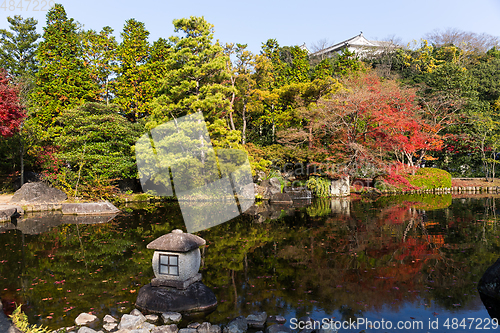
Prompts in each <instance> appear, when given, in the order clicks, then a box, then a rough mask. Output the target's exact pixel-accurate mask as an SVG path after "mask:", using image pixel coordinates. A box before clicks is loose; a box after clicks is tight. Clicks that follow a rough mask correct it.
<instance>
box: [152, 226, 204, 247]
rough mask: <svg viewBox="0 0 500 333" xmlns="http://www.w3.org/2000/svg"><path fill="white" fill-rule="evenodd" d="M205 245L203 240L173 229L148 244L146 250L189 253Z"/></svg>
mask: <svg viewBox="0 0 500 333" xmlns="http://www.w3.org/2000/svg"><path fill="white" fill-rule="evenodd" d="M205 244H206V242H205V240H204V239H203V238H201V237H198V236H196V235H193V234H188V233H185V232H183V231H182V230H180V229H175V230H173V231H172V232H171V233H168V234H166V235H163V236H161V237H159V238H157V239H155V240H154V241H152V242H151V243H149V244H148V245H147V248H148V249H150V250H157V251H171V252H189V251H191V250H194V249H197V248H199V247H200V246H203V245H205Z"/></svg>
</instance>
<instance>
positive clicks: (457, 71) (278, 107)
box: [0, 4, 500, 190]
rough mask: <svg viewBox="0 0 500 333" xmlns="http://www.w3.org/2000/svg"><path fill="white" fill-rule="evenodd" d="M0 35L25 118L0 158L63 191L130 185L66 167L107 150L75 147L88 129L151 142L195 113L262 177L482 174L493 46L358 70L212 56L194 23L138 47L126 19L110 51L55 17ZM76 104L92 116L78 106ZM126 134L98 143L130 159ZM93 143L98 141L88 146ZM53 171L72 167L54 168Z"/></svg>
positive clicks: (227, 51) (302, 57)
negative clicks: (99, 180)
mask: <svg viewBox="0 0 500 333" xmlns="http://www.w3.org/2000/svg"><path fill="white" fill-rule="evenodd" d="M8 22H9V23H10V29H9V30H1V31H0V44H2V49H1V50H0V65H2V66H4V67H5V68H6V69H7V71H8V72H9V75H10V76H12V77H13V78H15V80H14V81H13V83H14V84H15V85H16V94H17V95H16V96H18V97H17V98H20V99H21V102H22V104H23V105H25V106H26V111H27V112H26V114H27V115H28V117H27V118H23V115H24V114H23V113H22V112H21V109H20V108H19V111H15V112H14V113H15V114H17V115H18V116H16V117H17V118H16V119H17V123H16V122H12V121H10V122H9V123H8V124H9V125H8V126H10V128H11V129H9V130H8V131H7V130H5V131H3V133H9V134H7V136H10V135H12V133H13V131H15V129H16V128H18V127H19V124H20V122H21V120H20V119H25V122H24V124H25V126H24V127H23V132H22V133H21V134H22V135H21V139H22V140H19V139H17V141H14V140H11V139H9V140H10V141H9V140H7V141H4V142H3V143H2V147H3V148H1V149H0V154H3V155H2V156H5V157H4V160H5V161H7V160H8V161H11V160H12V156H10V155H9V157H7V154H6V152H8V151H19V150H18V149H17V147H16V145H19V144H21V145H22V147H21V148H22V149H21V155H24V154H25V153H26V155H27V156H29V157H30V158H29V159H28V162H27V164H28V165H27V168H29V169H33V170H37V171H46V173H48V174H54V173H55V171H54V170H58V171H57V172H59V173H62V172H65V173H66V174H65V176H64V177H66V181H67V182H68V184H70V183H71V182H73V183H72V184H73V185H69V187H71V188H73V190H74V185H75V182H76V179H77V178H82V179H83V182H85V179H90V178H91V176H90V175H91V174H92V173H98V174H99V175H100V176H99V177H101V176H102V177H103V178H106V179H111V178H120V177H135V176H134V175H135V174H134V172H133V171H132V170H133V169H134V168H135V166H134V165H133V163H134V162H133V161H132V160H130V159H129V158H130V156H132V155H130V156H129V155H127V154H128V153H127V154H125V153H123V154H122V153H120V154H122V155H120V154H118V155H116V160H114V159H113V158H110V159H109V161H113V162H112V163H111V164H109V165H108V164H106V165H104V164H102V167H103V168H105V169H106V170H108V171H102V172H98V171H97V169H95V170H94V169H92V168H90V163H87V162H86V163H82V162H78V161H83V160H82V156H84V155H88V156H90V157H89V159H92V160H94V159H95V161H101V162H103V161H106V158H105V156H108V150H109V149H111V150H109V151H113V149H112V148H111V147H108V148H109V149H108V148H106V149H107V150H106V151H104V150H103V151H100V150H99V149H97V148H96V149H93V148H91V147H90V146H89V144H86V143H84V142H87V141H85V140H86V139H85V140H84V139H82V138H85V135H84V133H83V132H81V128H86V127H85V126H87V125H88V126H91V125H90V124H87V121H90V122H97V123H98V124H100V125H95V126H97V127H100V126H104V125H103V124H104V123H103V122H104V120H103V119H106V121H109V122H111V121H112V122H115V123H116V124H119V125H116V126H118V128H129V127H127V126H128V125H127V122H129V123H132V124H135V125H134V126H138V127H141V126H143V125H144V126H146V128H147V129H148V130H152V129H153V128H155V127H156V126H158V125H160V124H162V123H164V122H167V121H170V120H173V119H177V118H179V117H182V116H185V115H189V114H193V113H197V112H202V114H203V116H204V120H205V121H206V122H207V123H206V124H207V128H209V130H210V134H211V135H214V136H216V137H217V139H214V140H215V141H214V142H225V143H224V144H223V145H222V146H224V147H226V146H234V147H236V148H237V149H246V150H247V151H248V152H249V153H250V155H251V156H250V160H251V163H252V166H253V167H254V168H258V169H262V170H265V171H267V172H269V171H270V170H269V169H266V167H267V168H268V166H269V164H270V161H273V162H275V164H276V165H283V164H284V163H289V162H292V163H309V164H311V163H312V164H322V165H324V164H325V163H338V164H342V165H343V168H344V169H343V170H344V171H345V172H347V173H350V174H351V175H357V174H359V170H360V169H363V168H364V166H363V165H365V166H366V165H367V164H371V165H375V166H376V168H377V169H378V172H382V171H383V170H385V169H386V168H387V167H388V166H390V165H391V164H393V163H395V162H399V163H404V164H406V165H408V166H410V167H414V168H416V167H418V166H419V165H421V164H423V163H427V164H429V163H430V164H432V165H434V166H437V167H441V168H444V169H446V170H448V171H449V172H451V173H453V174H454V175H484V174H488V175H490V176H491V175H493V174H494V166H495V165H496V163H497V155H498V153H497V150H498V149H500V147H497V145H496V138H498V134H499V130H500V129H499V128H498V126H497V121H498V119H497V117H498V116H497V114H498V110H499V109H500V88H499V84H498V80H497V77H498V76H499V74H500V52H499V51H498V50H497V49H496V45H497V44H498V43H497V42H498V40H497V39H496V37H493V36H486V35H479V34H473V33H465V32H460V31H458V32H457V31H452V30H449V31H445V32H437V33H434V34H430V35H429V36H428V37H429V38H428V40H422V41H421V42H420V43H416V44H414V45H413V46H410V47H407V48H398V49H390V50H384V52H381V53H374V54H372V55H371V56H370V57H369V58H368V57H363V56H362V55H358V54H356V53H355V52H351V51H349V50H347V49H346V50H344V51H343V52H341V53H340V54H338V55H334V56H333V57H332V58H321V59H320V58H310V55H309V54H308V52H307V50H306V49H304V48H302V47H299V46H293V45H291V46H281V45H280V44H279V42H278V41H277V40H275V39H269V40H267V41H266V42H264V43H262V49H261V52H260V53H259V54H253V53H251V52H250V51H248V50H247V47H246V45H245V44H242V43H230V44H227V45H225V46H222V45H220V44H219V42H218V41H214V39H213V33H214V26H213V25H212V24H210V23H209V22H207V21H206V20H205V19H204V18H203V17H189V18H181V19H177V20H174V21H173V30H174V33H175V34H174V35H173V36H171V37H168V36H165V37H164V38H159V39H158V40H155V41H151V42H150V41H149V40H148V38H149V32H148V31H147V29H146V25H145V24H144V23H143V22H139V21H137V20H135V19H130V20H127V21H126V22H125V25H124V28H123V30H122V32H121V42H120V43H118V42H117V41H116V38H115V36H114V35H113V29H112V28H111V27H103V28H102V29H101V30H100V31H99V32H97V31H94V30H87V31H86V30H83V29H82V28H81V26H80V25H79V24H77V23H76V22H75V21H74V20H73V19H72V18H69V17H68V16H67V14H66V11H65V9H64V7H63V6H62V5H60V4H56V5H55V6H54V7H53V8H51V9H50V10H49V11H48V13H47V26H46V27H45V28H44V34H43V38H42V40H41V41H40V42H38V37H39V36H38V35H37V34H36V21H35V20H34V19H30V18H29V19H23V18H22V17H20V16H15V17H13V18H8ZM30 76H34V78H35V79H34V81H32V80H31V79H30ZM2 82H7V81H5V80H4V81H2ZM4 86H5V87H7V88H5V89H6V90H5V91H10V90H9V89H13V88H12V85H11V84H7V83H5V84H4ZM12 91H14V90H12ZM88 102H98V103H101V104H87V106H86V107H83V108H81V107H80V106H81V105H83V104H85V103H88ZM105 105H108V106H109V105H112V106H110V107H105ZM16 112H18V113H16ZM19 112H21V113H19ZM89 112H90V113H89ZM4 114H6V112H5V111H4ZM11 114H13V113H12V112H11ZM115 116H116V117H115ZM87 118H88V119H87ZM4 119H7V118H5V116H4ZM56 119H57V124H56V123H55V121H56ZM99 119H100V120H99ZM76 120H78V122H75V121H76ZM86 124H87V125H86ZM93 124H94V123H93ZM5 126H7V125H4V128H7V127H5ZM92 126H94V125H92ZM105 127H106V126H104V127H102V128H103V130H104V132H103V133H101V134H102V135H105V134H106V133H108V132H109V129H105ZM138 127H137V128H138ZM131 128H132V127H130V131H132V132H127V131H129V130H126V132H127V133H128V134H126V135H125V137H124V138H122V139H117V138H114V139H111V138H110V137H106V139H103V140H104V141H105V140H108V141H109V142H112V143H113V145H114V147H115V148H117V147H120V148H119V149H118V148H117V149H118V150H119V151H120V152H129V153H130V152H132V149H133V148H132V146H133V145H134V141H133V140H132V139H131V138H132V137H135V135H136V134H137V135H139V134H140V133H136V132H135V131H136V130H137V128H136V127H134V128H135V129H134V130H132V129H131ZM110 133H111V132H110ZM120 133H121V132H120ZM131 133H134V134H131ZM108 134H109V133H108ZM122 134H123V133H122ZM129 134H130V135H129ZM2 135H3V136H6V134H2ZM72 136H74V137H75V138H79V139H78V140H80V141H81V140H83V141H81V142H80V141H78V140H77V139H71V137H72ZM139 136H140V135H139ZM94 139H95V140H97V141H99V140H100V139H98V138H97V137H95V138H93V139H91V140H90V139H89V140H90V141H89V142H93V141H92V140H94ZM101 139H102V138H101ZM95 140H94V141H95ZM121 140H122V141H121ZM101 141H102V140H101ZM101 141H99V142H101ZM102 142H103V141H102ZM71 144H75V145H76V146H71ZM222 146H221V147H216V148H224V147H222ZM96 147H97V146H96ZM82 149H85V154H83V150H82ZM115 153H116V152H115ZM115 153H113V154H111V155H112V156H115V155H114V154H115ZM75 154H76V155H75ZM77 155H78V156H77ZM21 161H22V159H21ZM101 162H95V163H96V165H100V164H99V163H101ZM57 163H59V164H58V165H59V166H58V167H57V168H56V169H54V167H53V166H54V165H55V164H57ZM64 163H67V164H69V165H70V166H71V167H70V168H69V169H68V168H61V165H63V164H64ZM103 163H104V162H103ZM22 165H23V162H21V168H22ZM48 165H52V166H51V167H49V166H48ZM75 166H76V168H77V169H79V168H81V170H79V172H76V171H75V170H76V169H74V168H75ZM118 169H119V170H121V171H118ZM124 170H126V171H124ZM11 171H12V169H9V170H8V171H7V169H5V170H4V172H11ZM75 172H76V173H75ZM330 176H335V175H334V174H330ZM64 177H63V178H64ZM71 177H73V178H71ZM75 177H76V178H75ZM61 179H62V178H61ZM61 184H62V183H61Z"/></svg>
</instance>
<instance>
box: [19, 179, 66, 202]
mask: <svg viewBox="0 0 500 333" xmlns="http://www.w3.org/2000/svg"><path fill="white" fill-rule="evenodd" d="M67 198H68V196H67V195H66V193H64V192H63V191H61V190H58V189H56V188H53V187H49V186H48V185H47V184H45V183H43V182H36V183H26V184H24V185H23V186H22V187H21V188H20V189H19V190H17V191H16V193H14V196H13V197H12V198H11V199H10V202H11V203H19V204H35V203H36V204H38V203H58V202H62V201H64V200H66V199H67Z"/></svg>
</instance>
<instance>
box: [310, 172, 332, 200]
mask: <svg viewBox="0 0 500 333" xmlns="http://www.w3.org/2000/svg"><path fill="white" fill-rule="evenodd" d="M330 185H331V181H330V180H329V179H327V178H321V177H311V178H309V179H308V180H307V182H306V186H307V188H308V189H310V190H311V192H312V193H313V195H314V196H315V197H318V198H327V197H329V196H330Z"/></svg>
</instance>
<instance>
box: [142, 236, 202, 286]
mask: <svg viewBox="0 0 500 333" xmlns="http://www.w3.org/2000/svg"><path fill="white" fill-rule="evenodd" d="M205 244H206V242H205V240H204V239H203V238H201V237H198V236H196V235H193V234H188V233H184V232H183V231H182V230H179V229H175V230H174V231H172V232H171V233H169V234H166V235H163V236H161V237H160V238H157V239H155V240H154V241H152V242H151V243H149V244H148V245H147V248H148V249H151V250H155V253H154V255H153V271H154V273H155V276H156V278H154V279H153V280H152V281H151V285H153V286H166V287H174V288H177V289H186V288H187V287H188V286H189V285H191V284H192V283H194V282H196V281H200V280H201V273H199V272H198V270H199V269H200V263H201V255H200V246H203V245H205Z"/></svg>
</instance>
